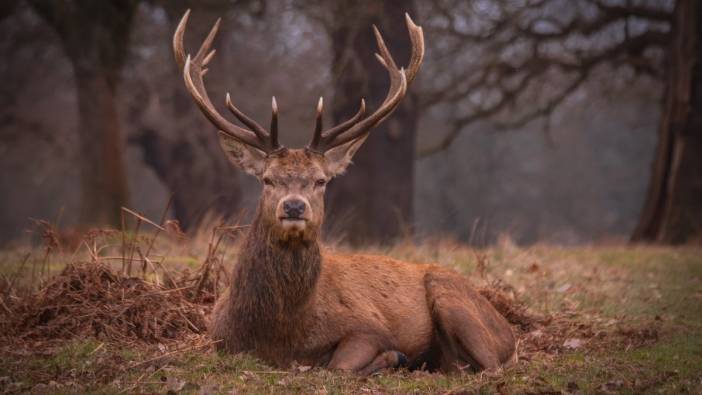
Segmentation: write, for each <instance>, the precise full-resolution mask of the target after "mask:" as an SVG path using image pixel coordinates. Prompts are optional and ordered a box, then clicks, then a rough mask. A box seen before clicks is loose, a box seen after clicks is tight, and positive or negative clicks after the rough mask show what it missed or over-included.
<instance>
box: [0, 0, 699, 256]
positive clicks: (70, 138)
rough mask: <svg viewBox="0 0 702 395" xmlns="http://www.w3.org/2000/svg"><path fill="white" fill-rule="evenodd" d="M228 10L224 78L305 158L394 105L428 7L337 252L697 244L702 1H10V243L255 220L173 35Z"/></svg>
mask: <svg viewBox="0 0 702 395" xmlns="http://www.w3.org/2000/svg"><path fill="white" fill-rule="evenodd" d="M188 8H190V9H192V14H191V19H190V23H189V28H188V30H189V32H188V36H187V37H186V41H187V42H186V44H188V46H189V48H196V45H198V44H199V43H200V42H201V41H202V39H203V37H204V36H205V35H206V34H207V31H208V30H209V28H210V27H211V25H212V23H213V22H214V21H215V20H216V19H217V18H218V17H221V18H222V29H221V31H220V34H219V36H218V38H217V40H218V41H217V43H216V47H217V49H218V52H217V56H216V57H215V58H214V60H213V66H212V67H211V69H212V70H211V72H210V73H209V74H208V75H207V79H206V83H207V84H208V88H209V92H210V94H211V97H212V98H213V101H214V102H215V104H216V105H221V106H222V108H223V107H224V97H225V94H226V93H227V92H230V93H231V95H232V98H233V101H234V102H235V103H236V104H237V106H238V107H239V108H242V109H243V110H244V111H245V112H246V113H247V114H249V115H252V116H253V117H254V118H255V119H257V120H259V121H260V122H264V121H267V119H268V117H269V116H270V102H271V96H276V98H277V102H278V105H279V108H280V117H281V139H282V141H283V143H285V144H286V145H288V146H302V145H304V143H305V142H306V141H307V140H308V138H309V136H310V134H311V133H312V130H313V125H314V106H315V103H316V102H317V99H318V97H319V96H324V97H325V100H326V103H328V106H327V108H328V109H329V110H328V111H327V112H326V114H325V116H327V117H328V119H325V122H326V123H327V124H332V123H338V122H339V121H340V120H343V119H346V118H347V117H349V116H350V115H352V114H353V113H355V112H356V109H357V105H358V100H359V99H360V98H361V97H365V98H366V100H367V102H368V105H369V107H370V108H375V107H376V106H377V105H378V104H379V103H380V102H381V101H382V99H383V97H384V95H385V92H386V90H387V84H388V81H387V76H386V73H385V72H383V69H382V67H381V66H380V65H379V64H378V62H377V61H376V59H375V58H374V57H373V53H374V52H375V41H374V39H373V33H372V29H371V26H372V25H373V24H376V25H377V26H378V27H379V28H380V30H381V31H382V32H383V35H384V37H385V40H386V42H387V43H388V44H389V46H390V47H391V48H390V49H391V51H392V52H393V54H395V57H396V59H398V60H399V62H400V63H404V60H405V59H406V58H407V57H408V54H409V49H410V48H409V41H408V39H407V32H406V28H405V25H404V13H405V12H408V13H409V14H410V15H412V17H413V18H414V20H415V21H416V22H417V23H418V24H419V25H420V26H422V27H423V29H424V32H425V37H426V48H427V54H426V58H425V61H424V65H423V68H422V70H421V71H420V73H419V77H418V81H417V82H416V83H415V84H413V86H412V87H411V89H410V92H409V94H408V97H407V98H406V99H405V100H404V102H403V104H402V105H401V107H400V108H399V109H398V110H397V111H395V113H394V114H393V115H392V116H391V117H390V118H389V119H388V120H387V121H386V122H384V123H383V124H382V125H381V126H380V127H378V128H377V129H376V130H375V131H373V132H372V133H371V135H370V138H369V139H368V140H367V141H366V143H365V145H364V146H363V147H362V148H361V149H360V151H359V152H358V154H357V155H356V157H355V159H354V162H355V164H354V165H353V166H351V167H350V168H349V170H348V172H347V174H346V175H345V176H343V177H340V178H338V179H336V180H334V181H333V182H332V184H331V185H330V190H329V192H328V194H327V198H328V201H327V213H328V214H327V224H326V226H327V228H328V229H327V230H328V232H327V238H330V239H332V240H338V241H343V242H349V243H352V244H359V243H385V242H389V241H392V240H395V239H397V238H402V237H417V238H425V237H439V236H449V237H453V238H455V239H458V240H462V241H465V242H469V243H471V244H474V245H485V244H489V243H492V242H494V241H495V240H496V239H497V238H498V237H500V235H503V234H505V235H509V236H510V237H511V238H513V239H514V240H515V241H516V242H518V243H522V244H529V243H535V242H551V243H564V244H576V243H588V242H598V241H607V240H620V241H621V240H630V239H631V240H634V241H640V242H662V243H683V242H689V241H694V240H700V236H699V235H700V233H702V97H700V89H702V62H700V61H699V59H698V58H699V57H700V55H702V40H701V39H702V4H699V3H698V2H696V1H695V0H471V1H466V0H426V1H409V0H385V1H381V0H361V1H333V2H332V1H322V0H279V1H271V0H205V1H187V0H177V1H160V0H143V1H138V0H109V1H108V0H104V1H94V0H4V1H2V2H1V3H0V54H2V61H0V74H2V76H3V84H2V85H0V163H1V166H0V185H2V190H3V193H2V194H1V195H0V210H1V212H0V243H8V242H10V241H13V240H16V239H18V238H21V237H23V234H24V230H25V229H27V228H29V227H30V226H31V223H30V222H29V221H28V218H42V219H47V220H51V221H52V222H56V223H58V224H59V225H60V227H62V228H77V227H89V226H114V227H119V213H120V207H121V206H126V207H129V208H132V209H134V210H137V211H139V212H142V213H144V214H145V215H146V216H148V217H150V218H158V217H159V216H160V215H161V214H160V213H161V211H162V210H163V208H164V207H165V206H166V202H168V201H169V199H170V197H171V195H172V196H173V204H172V205H171V212H170V213H169V215H170V216H171V217H173V218H176V219H177V220H179V221H180V224H181V226H182V227H183V228H184V229H185V230H189V229H195V228H197V227H198V225H199V224H200V223H202V222H203V221H208V220H212V219H213V218H219V217H221V218H225V219H228V220H231V221H240V222H246V221H247V220H248V218H249V215H250V214H251V212H252V211H253V210H254V209H255V204H256V199H257V197H258V194H259V192H260V187H259V185H258V183H257V181H256V180H254V179H253V178H252V177H249V176H247V175H245V174H244V173H243V172H240V171H239V170H238V169H235V168H234V167H233V166H231V165H230V164H229V163H228V162H227V160H226V159H225V157H224V155H223V153H222V152H221V150H220V148H219V144H218V142H217V133H216V130H215V129H214V128H213V127H212V126H211V124H210V123H209V122H207V121H206V119H205V118H204V117H203V116H202V115H201V113H200V112H199V111H198V109H197V108H196V106H195V105H194V104H193V102H192V100H191V98H190V97H189V96H188V94H187V92H186V90H185V88H184V86H183V80H182V72H181V70H178V68H177V66H176V64H175V62H174V59H173V54H172V47H171V45H172V44H171V38H172V34H173V32H174V30H175V26H176V24H177V23H178V21H179V20H180V18H181V16H182V15H183V13H184V12H185V10H186V9H188Z"/></svg>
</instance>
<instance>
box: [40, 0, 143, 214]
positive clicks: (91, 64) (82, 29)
mask: <svg viewBox="0 0 702 395" xmlns="http://www.w3.org/2000/svg"><path fill="white" fill-rule="evenodd" d="M30 3H31V5H32V6H33V7H34V9H35V10H36V12H37V13H38V14H39V15H40V16H41V17H42V18H44V20H45V21H46V22H47V23H48V24H49V25H51V26H52V28H53V29H54V30H55V31H56V33H57V34H58V36H59V38H60V39H61V43H62V44H63V47H64V50H65V52H66V55H67V56H68V58H69V59H70V61H71V63H72V65H73V72H74V76H75V80H76V88H77V89H76V90H77V96H78V114H79V126H78V128H79V131H78V134H79V137H80V150H79V153H80V157H79V160H80V163H79V165H78V166H80V168H81V172H80V174H81V188H82V193H81V198H82V202H81V206H82V207H81V223H82V224H84V225H95V226H101V225H113V226H115V227H116V226H118V225H119V223H120V221H119V218H120V207H121V206H123V205H126V204H127V203H126V202H127V196H128V193H127V180H126V175H125V166H124V159H123V155H122V151H123V150H122V145H123V141H122V138H121V127H120V122H119V117H118V114H117V105H116V100H115V96H116V91H117V84H118V82H119V75H120V71H121V68H122V64H123V63H124V59H125V57H126V51H127V45H128V42H129V33H130V30H131V25H132V20H133V17H134V13H135V11H136V7H137V1H136V0H111V1H94V0H32V1H31V2H30Z"/></svg>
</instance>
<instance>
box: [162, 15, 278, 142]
mask: <svg viewBox="0 0 702 395" xmlns="http://www.w3.org/2000/svg"><path fill="white" fill-rule="evenodd" d="M189 16H190V10H188V11H186V12H185V15H183V18H182V19H181V20H180V23H179V24H178V28H177V29H176V32H175V34H174V35H173V52H174V53H175V59H176V63H178V66H179V67H180V68H181V69H183V78H184V80H185V86H186V88H187V89H188V92H190V95H191V96H192V97H193V99H194V100H195V103H196V104H197V105H198V107H200V110H201V111H202V113H203V114H204V115H205V116H206V117H207V119H209V120H210V122H212V123H213V124H214V125H215V126H216V127H217V128H218V129H219V130H221V131H222V132H223V133H225V134H227V135H229V136H231V137H233V138H235V139H237V140H239V141H240V142H242V143H244V144H247V145H250V146H252V147H254V148H257V149H259V150H261V151H264V152H266V153H271V152H273V151H276V150H279V149H281V148H282V147H281V146H280V144H279V143H278V106H277V104H276V102H275V97H274V98H273V103H272V107H273V108H272V109H273V115H272V117H271V130H270V132H268V131H266V129H265V128H263V127H262V126H261V125H259V124H258V123H256V121H254V120H253V119H251V118H249V117H247V116H246V115H245V114H244V113H243V112H241V111H240V110H239V109H238V108H236V106H234V104H233V103H232V101H231V97H230V95H229V93H227V97H226V104H227V108H228V109H229V111H231V112H232V114H234V116H235V117H236V118H237V119H238V120H239V121H241V123H243V124H244V125H245V126H246V127H248V128H250V129H251V130H248V129H244V128H241V127H239V126H237V125H235V124H233V123H231V122H229V121H228V120H227V119H225V118H224V117H223V116H222V115H220V113H219V112H218V111H217V109H216V108H215V107H214V106H213V105H212V102H211V101H210V98H209V96H208V95H207V90H206V89H205V81H204V79H203V77H204V76H205V73H207V68H206V66H207V64H208V63H209V62H210V61H211V60H212V57H214V54H215V52H216V50H214V49H213V50H212V51H210V48H211V47H212V42H213V41H214V38H215V36H216V35H217V30H219V24H220V21H221V18H220V19H217V22H215V24H214V26H213V27H212V30H210V33H209V34H208V35H207V38H205V41H203V43H202V45H201V46H200V49H199V50H198V51H197V54H196V55H195V57H193V58H191V57H190V55H189V54H188V55H187V56H186V54H185V49H184V46H183V36H184V35H185V26H186V25H187V23H188V17H189Z"/></svg>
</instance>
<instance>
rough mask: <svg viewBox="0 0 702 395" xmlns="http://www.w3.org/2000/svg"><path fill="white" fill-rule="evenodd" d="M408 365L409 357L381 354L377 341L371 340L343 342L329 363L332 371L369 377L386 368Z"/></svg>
mask: <svg viewBox="0 0 702 395" xmlns="http://www.w3.org/2000/svg"><path fill="white" fill-rule="evenodd" d="M406 364H407V357H406V356H405V355H404V354H403V353H401V352H399V351H384V352H381V347H380V346H379V345H378V343H377V342H376V341H374V340H373V339H369V338H358V337H356V338H348V339H345V340H342V341H341V342H340V343H339V345H338V346H337V347H336V350H334V355H332V359H331V361H330V362H329V365H328V367H329V368H330V369H340V370H348V371H353V372H358V373H359V374H361V375H364V376H367V375H369V374H372V373H374V372H377V371H379V370H382V369H386V368H394V367H398V366H404V365H406Z"/></svg>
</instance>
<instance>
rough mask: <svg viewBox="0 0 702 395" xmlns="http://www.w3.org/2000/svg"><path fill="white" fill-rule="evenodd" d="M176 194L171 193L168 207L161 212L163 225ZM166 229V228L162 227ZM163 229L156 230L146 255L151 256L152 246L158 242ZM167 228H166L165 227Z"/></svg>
mask: <svg viewBox="0 0 702 395" xmlns="http://www.w3.org/2000/svg"><path fill="white" fill-rule="evenodd" d="M174 196H175V195H174V194H171V197H170V198H168V203H166V207H165V208H164V209H163V213H162V214H161V221H160V223H161V225H163V221H165V220H166V215H168V210H169V209H170V208H171V204H172V203H173V197H174ZM161 229H164V228H161ZM161 229H156V232H154V237H152V238H151V242H150V243H149V247H148V248H147V249H146V254H145V255H146V256H149V253H150V252H151V248H153V246H154V243H155V242H156V238H157V237H158V235H159V233H161ZM164 230H165V229H164Z"/></svg>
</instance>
